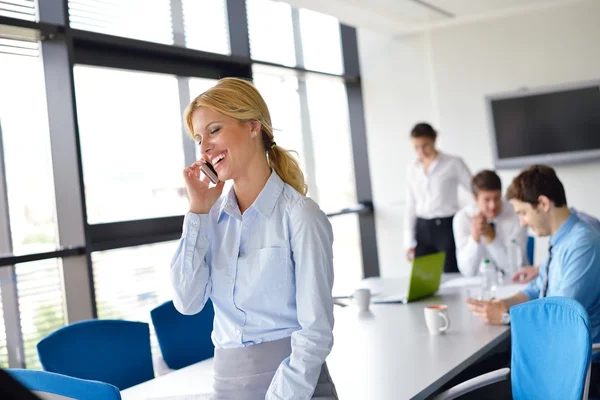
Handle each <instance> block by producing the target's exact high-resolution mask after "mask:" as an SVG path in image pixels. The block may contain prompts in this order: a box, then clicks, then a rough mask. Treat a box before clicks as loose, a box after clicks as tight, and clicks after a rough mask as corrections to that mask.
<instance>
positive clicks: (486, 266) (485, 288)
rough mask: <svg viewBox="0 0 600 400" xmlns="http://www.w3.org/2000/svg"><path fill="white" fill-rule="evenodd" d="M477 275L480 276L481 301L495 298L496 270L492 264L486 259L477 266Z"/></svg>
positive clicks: (496, 285)
mask: <svg viewBox="0 0 600 400" xmlns="http://www.w3.org/2000/svg"><path fill="white" fill-rule="evenodd" d="M479 275H480V276H481V297H482V298H483V300H489V299H491V298H492V297H495V296H496V290H497V289H498V275H499V274H498V269H497V268H496V266H495V265H494V263H493V262H492V261H491V260H490V259H488V258H486V259H484V260H483V261H482V262H481V265H480V266H479Z"/></svg>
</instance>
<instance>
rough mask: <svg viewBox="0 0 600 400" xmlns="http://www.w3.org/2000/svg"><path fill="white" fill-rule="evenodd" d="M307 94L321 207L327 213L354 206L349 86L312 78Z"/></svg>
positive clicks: (337, 81)
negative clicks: (347, 88) (347, 89)
mask: <svg viewBox="0 0 600 400" xmlns="http://www.w3.org/2000/svg"><path fill="white" fill-rule="evenodd" d="M306 91H307V97H308V110H309V115H310V126H311V131H312V141H313V147H314V149H313V151H314V158H315V171H316V180H317V182H316V185H317V189H318V194H319V204H320V205H321V208H322V209H323V210H326V211H337V210H339V209H341V208H344V207H347V206H351V205H355V204H356V201H357V200H356V186H355V181H354V162H353V157H352V143H351V136H350V122H349V119H348V99H347V96H346V86H345V85H344V82H343V81H342V80H340V79H330V78H320V77H313V76H309V77H308V78H307V80H306Z"/></svg>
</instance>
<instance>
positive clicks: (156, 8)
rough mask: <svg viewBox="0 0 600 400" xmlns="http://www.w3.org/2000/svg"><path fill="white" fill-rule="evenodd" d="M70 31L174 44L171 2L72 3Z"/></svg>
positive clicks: (97, 0)
mask: <svg viewBox="0 0 600 400" xmlns="http://www.w3.org/2000/svg"><path fill="white" fill-rule="evenodd" d="M69 19H70V26H71V28H75V29H81V30H86V31H93V32H98V33H104V34H107V35H114V36H122V37H127V38H131V39H139V40H145V41H149V42H156V43H163V44H173V30H172V28H171V0H152V1H147V0H119V1H115V0H69Z"/></svg>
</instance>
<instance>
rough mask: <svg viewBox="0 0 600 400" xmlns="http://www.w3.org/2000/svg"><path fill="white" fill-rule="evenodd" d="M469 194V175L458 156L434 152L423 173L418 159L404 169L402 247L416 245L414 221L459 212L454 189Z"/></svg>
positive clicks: (447, 215)
mask: <svg viewBox="0 0 600 400" xmlns="http://www.w3.org/2000/svg"><path fill="white" fill-rule="evenodd" d="M459 186H462V187H463V188H465V189H466V190H467V191H469V193H470V192H471V172H470V171H469V168H467V165H466V164H465V162H464V161H463V160H462V158H460V157H456V156H451V155H448V154H444V153H441V152H438V156H437V158H436V159H435V160H434V161H433V163H432V164H431V165H430V166H429V171H428V172H425V166H424V165H423V163H421V162H420V161H419V160H417V161H415V162H414V163H412V164H410V165H409V166H408V176H407V193H406V211H405V215H404V247H405V248H412V247H415V246H416V245H417V236H416V231H415V227H416V223H417V218H424V219H433V218H444V217H451V216H453V215H454V214H456V212H457V211H458V210H459V209H460V205H459V203H458V187H459Z"/></svg>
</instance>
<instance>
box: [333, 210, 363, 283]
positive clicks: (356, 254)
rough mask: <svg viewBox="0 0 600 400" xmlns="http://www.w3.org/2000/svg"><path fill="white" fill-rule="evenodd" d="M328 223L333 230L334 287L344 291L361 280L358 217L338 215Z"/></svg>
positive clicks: (361, 266)
mask: <svg viewBox="0 0 600 400" xmlns="http://www.w3.org/2000/svg"><path fill="white" fill-rule="evenodd" d="M330 222H331V226H332V228H333V270H334V276H335V279H334V286H335V287H339V288H341V289H344V290H347V289H348V288H353V287H357V284H358V283H359V282H360V280H361V279H362V278H363V265H362V251H361V242H360V230H359V226H358V215H357V214H346V215H338V216H336V217H333V218H331V219H330ZM334 292H335V290H334Z"/></svg>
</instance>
